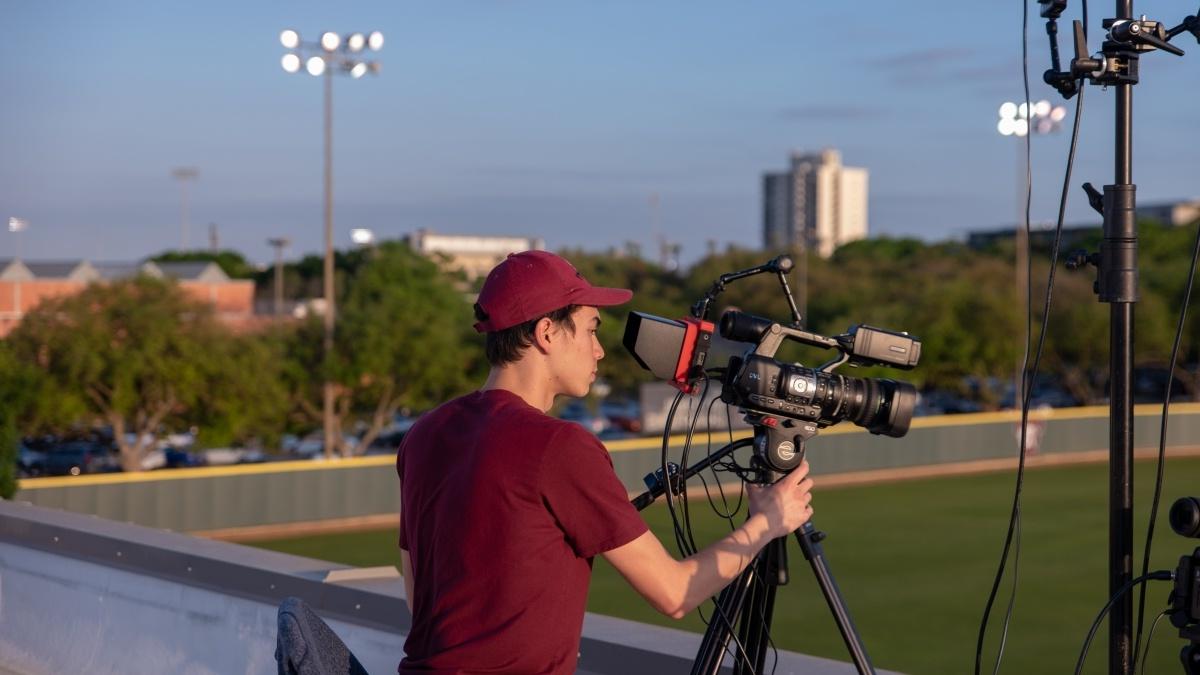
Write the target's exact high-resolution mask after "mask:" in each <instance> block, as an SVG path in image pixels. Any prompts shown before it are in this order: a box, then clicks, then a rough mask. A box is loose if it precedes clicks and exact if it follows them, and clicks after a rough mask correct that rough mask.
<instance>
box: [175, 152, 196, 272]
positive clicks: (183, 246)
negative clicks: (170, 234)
mask: <svg viewBox="0 0 1200 675" xmlns="http://www.w3.org/2000/svg"><path fill="white" fill-rule="evenodd" d="M171 176H172V177H174V178H175V180H177V181H179V190H180V202H181V203H180V207H179V211H180V214H179V250H180V251H186V250H188V248H189V247H191V245H192V243H191V236H190V235H191V232H190V230H191V227H192V224H191V222H189V221H190V218H189V216H190V215H191V214H190V213H189V211H188V189H187V184H188V181H190V180H196V179H197V178H198V177H199V176H200V170H199V169H197V168H196V167H194V166H180V167H176V168H174V169H171Z"/></svg>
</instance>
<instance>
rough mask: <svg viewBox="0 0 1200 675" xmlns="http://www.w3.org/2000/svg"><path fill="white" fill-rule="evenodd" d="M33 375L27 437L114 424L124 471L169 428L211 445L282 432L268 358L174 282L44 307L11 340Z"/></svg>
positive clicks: (90, 293)
mask: <svg viewBox="0 0 1200 675" xmlns="http://www.w3.org/2000/svg"><path fill="white" fill-rule="evenodd" d="M8 341H9V343H10V344H9V347H10V349H11V352H12V354H13V356H14V357H15V358H16V359H17V360H18V361H20V362H23V363H27V364H30V365H31V367H32V368H33V369H34V377H33V383H32V387H33V396H32V403H31V405H29V406H27V407H26V410H25V413H26V414H25V417H24V419H23V420H22V427H23V431H25V432H26V433H31V432H41V431H45V432H61V431H63V430H65V429H67V428H69V427H71V426H72V425H77V424H85V425H90V424H94V423H102V424H107V425H109V426H110V427H111V428H112V432H113V436H114V439H115V441H116V443H117V444H118V447H119V449H120V458H121V464H122V466H123V468H125V469H126V470H138V469H140V467H141V462H142V460H143V458H144V457H145V455H146V453H147V452H148V450H149V449H150V448H151V446H152V444H153V440H154V438H155V437H156V436H157V434H158V433H159V432H160V430H161V429H162V428H163V427H164V425H165V424H168V423H170V424H173V425H176V428H178V427H184V428H186V427H189V426H192V425H200V426H201V433H202V434H205V433H207V434H210V435H211V437H212V440H229V439H234V438H238V437H242V436H245V435H248V434H254V433H255V432H259V431H261V430H262V429H267V428H270V427H272V426H276V424H275V423H273V422H272V421H271V418H272V417H273V416H274V415H273V413H274V412H276V411H280V410H281V408H280V406H279V404H278V402H277V401H278V400H282V399H283V393H282V391H281V390H279V389H277V388H276V387H275V386H274V385H273V383H274V382H277V380H278V378H277V377H275V374H274V372H273V370H272V364H271V362H270V361H269V360H266V361H260V360H259V357H260V356H261V352H260V351H258V350H257V349H255V348H254V347H252V346H249V343H248V342H244V341H243V340H242V339H238V338H235V337H233V336H232V335H230V334H229V332H228V331H227V330H226V329H225V328H224V327H223V326H221V325H220V324H218V323H217V321H216V319H215V318H214V317H213V313H212V309H211V308H210V307H209V306H208V305H205V304H202V303H199V302H196V301H194V300H191V299H189V298H188V297H186V295H185V294H184V293H183V292H182V291H181V290H180V289H179V287H178V286H177V285H176V284H174V283H173V282H168V281H162V280H156V279H152V278H149V277H145V276H143V277H138V278H135V279H129V280H124V281H118V282H115V283H111V284H92V285H90V286H88V287H87V288H86V289H85V290H84V291H83V292H81V293H79V294H77V295H74V296H68V297H61V298H55V299H51V300H47V301H45V302H43V303H42V304H41V305H39V306H38V307H37V308H36V309H35V310H33V311H32V312H30V313H29V314H28V315H26V316H25V318H24V320H23V321H22V322H21V324H20V326H18V327H17V329H16V330H15V331H13V333H12V334H11V335H10V336H9V339H8Z"/></svg>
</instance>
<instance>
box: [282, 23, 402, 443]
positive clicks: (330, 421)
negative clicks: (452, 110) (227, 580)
mask: <svg viewBox="0 0 1200 675" xmlns="http://www.w3.org/2000/svg"><path fill="white" fill-rule="evenodd" d="M279 43H280V44H282V45H283V47H284V49H287V50H288V52H287V53H286V54H284V55H283V58H282V59H280V64H281V65H282V66H283V69H284V70H285V71H287V72H289V73H298V72H300V66H301V63H303V65H304V69H305V70H307V71H308V74H309V75H312V76H313V77H320V76H322V75H324V76H325V271H324V276H325V284H324V285H325V316H324V320H325V338H324V341H323V351H324V354H325V357H326V358H328V357H329V356H330V355H331V354H332V353H333V328H334V322H335V311H334V299H333V75H334V73H341V74H343V75H349V76H350V77H353V78H354V79H358V78H360V77H362V76H363V75H366V74H367V73H371V74H378V73H379V62H378V61H364V60H362V59H361V58H359V56H358V55H359V54H360V53H361V52H362V51H363V49H364V48H368V49H370V50H371V51H373V52H377V51H379V50H380V49H383V33H380V32H379V31H374V32H372V33H371V34H370V35H363V34H362V33H351V34H350V35H348V36H346V37H345V38H343V37H342V36H341V35H338V34H337V33H334V32H330V31H327V32H324V33H321V39H320V40H319V41H317V42H315V43H311V42H310V43H305V42H301V41H300V34H299V33H297V32H296V31H294V30H291V29H290V28H289V29H287V30H285V31H283V32H282V33H280V34H279ZM323 398H324V405H323V408H322V412H323V415H322V416H323V418H324V427H325V456H326V457H331V456H332V455H333V448H334V442H335V439H334V436H335V434H334V414H333V383H332V382H330V381H329V380H328V379H326V380H325V386H324V396H323Z"/></svg>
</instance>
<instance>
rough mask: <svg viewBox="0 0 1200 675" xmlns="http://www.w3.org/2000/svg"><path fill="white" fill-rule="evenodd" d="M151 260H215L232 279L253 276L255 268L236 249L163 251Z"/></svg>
mask: <svg viewBox="0 0 1200 675" xmlns="http://www.w3.org/2000/svg"><path fill="white" fill-rule="evenodd" d="M150 260H151V261H152V262H215V263H216V264H217V266H218V267H220V268H221V271H223V272H225V274H228V275H229V277H230V278H232V279H250V278H253V277H254V275H255V273H256V270H255V269H254V266H253V265H251V264H250V263H249V262H248V261H247V260H246V258H245V257H244V256H242V254H241V253H238V252H237V251H163V252H162V253H159V254H158V255H156V256H152V257H151V258H150Z"/></svg>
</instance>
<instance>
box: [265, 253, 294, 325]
mask: <svg viewBox="0 0 1200 675" xmlns="http://www.w3.org/2000/svg"><path fill="white" fill-rule="evenodd" d="M267 243H268V244H270V245H271V246H274V247H275V311H274V314H275V318H276V319H278V318H280V317H282V316H283V249H285V248H287V247H288V246H289V245H290V244H291V243H292V242H291V240H290V239H288V238H287V237H275V238H273V239H268V240H267Z"/></svg>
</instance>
